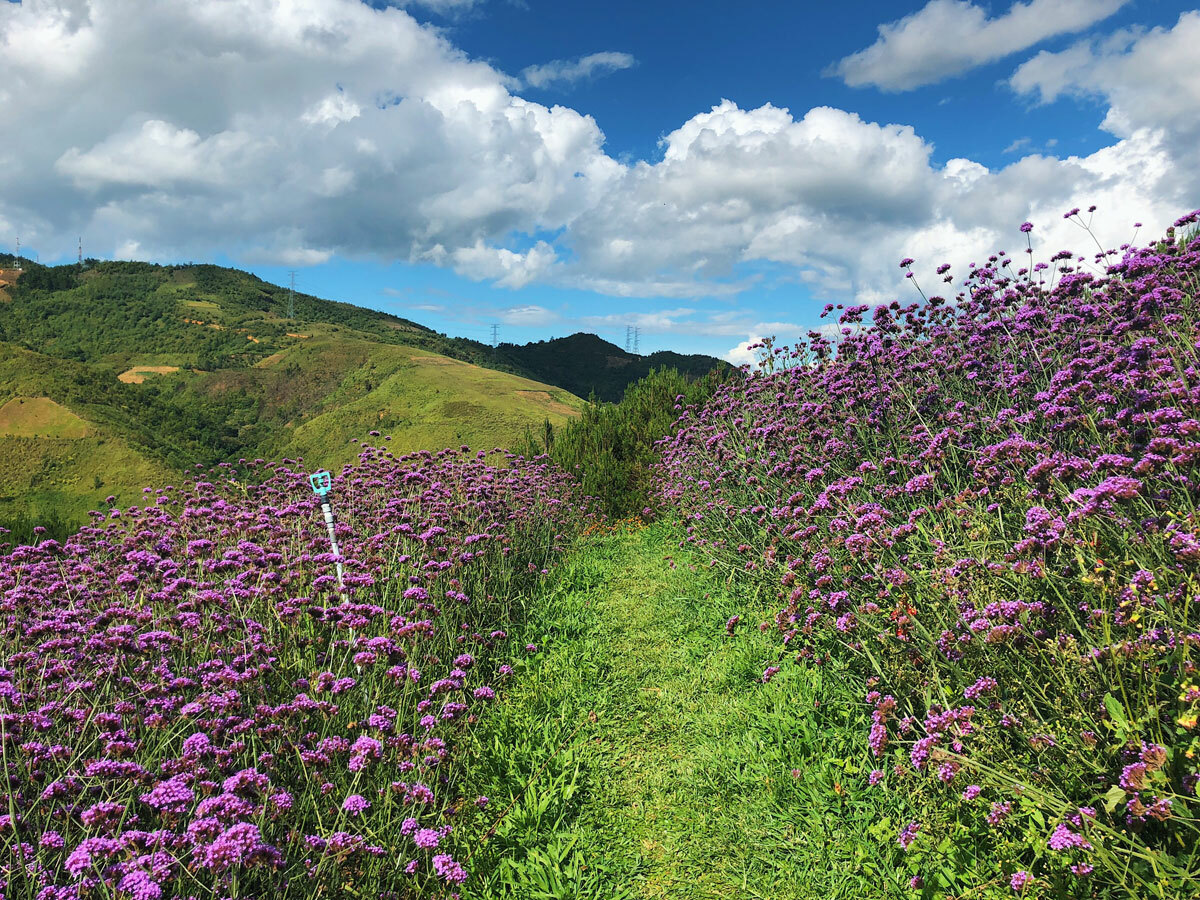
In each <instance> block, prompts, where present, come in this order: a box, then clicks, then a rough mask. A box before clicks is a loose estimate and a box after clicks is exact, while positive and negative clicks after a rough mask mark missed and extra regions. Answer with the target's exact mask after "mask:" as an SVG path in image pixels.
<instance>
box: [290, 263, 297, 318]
mask: <svg viewBox="0 0 1200 900" xmlns="http://www.w3.org/2000/svg"><path fill="white" fill-rule="evenodd" d="M288 276H289V277H290V278H291V282H290V283H289V286H288V318H289V319H294V318H296V270H295V269H292V270H290V271H289V272H288Z"/></svg>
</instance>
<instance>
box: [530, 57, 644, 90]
mask: <svg viewBox="0 0 1200 900" xmlns="http://www.w3.org/2000/svg"><path fill="white" fill-rule="evenodd" d="M634 62H635V60H634V58H633V56H631V55H630V54H628V53H618V52H616V51H611V50H609V51H605V52H604V53H590V54H588V55H587V56H581V57H579V58H578V59H556V60H553V61H552V62H548V63H543V64H541V65H538V66H529V67H527V68H525V69H523V70H522V71H521V82H522V83H524V84H526V85H528V86H529V87H535V88H548V87H568V86H570V85H572V84H574V83H575V82H577V81H583V80H584V79H587V78H595V77H597V76H599V75H607V74H608V73H609V72H617V71H620V70H621V69H628V68H630V67H631V66H633V64H634Z"/></svg>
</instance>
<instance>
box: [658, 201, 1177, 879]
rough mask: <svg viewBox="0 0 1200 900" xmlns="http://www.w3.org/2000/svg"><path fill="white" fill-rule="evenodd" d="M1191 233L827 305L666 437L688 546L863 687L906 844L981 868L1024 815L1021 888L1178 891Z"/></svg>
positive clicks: (685, 415) (665, 482)
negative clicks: (773, 601) (901, 813)
mask: <svg viewBox="0 0 1200 900" xmlns="http://www.w3.org/2000/svg"><path fill="white" fill-rule="evenodd" d="M1069 215H1073V214H1069ZM1197 221H1200V213H1193V214H1191V215H1189V216H1185V217H1183V218H1182V219H1180V220H1179V221H1178V222H1177V223H1176V226H1175V228H1173V229H1171V230H1170V231H1169V232H1168V234H1167V235H1166V237H1165V238H1164V239H1163V240H1161V241H1159V242H1157V243H1154V244H1153V245H1151V246H1147V247H1141V248H1138V247H1130V246H1123V247H1121V248H1120V249H1119V250H1101V251H1100V252H1099V253H1097V254H1095V256H1094V257H1093V258H1092V259H1091V260H1090V261H1089V260H1088V259H1087V258H1086V257H1077V256H1075V255H1074V254H1071V253H1068V252H1065V251H1064V252H1062V253H1058V254H1055V256H1054V257H1053V258H1052V260H1051V263H1050V264H1041V263H1039V264H1037V265H1034V266H1023V265H1021V264H1020V263H1019V262H1018V261H1017V260H1014V259H1013V258H1012V257H1010V256H1008V255H1007V254H1005V253H996V254H992V255H990V256H988V257H987V261H986V263H983V264H980V265H974V264H973V265H972V267H971V270H970V272H969V274H968V275H967V277H966V278H965V280H963V281H962V282H961V290H960V291H959V292H958V294H957V296H956V297H954V299H953V300H950V301H948V300H946V299H944V298H942V297H929V298H928V299H927V300H926V299H922V301H920V302H913V303H909V304H901V303H900V302H893V303H891V304H889V305H883V306H879V307H876V308H875V309H874V310H873V311H871V315H870V316H869V319H868V316H867V313H868V311H869V308H868V307H866V306H847V307H844V308H843V307H841V306H837V307H835V306H834V305H833V304H830V305H829V306H827V307H826V310H825V314H828V313H830V312H833V311H834V310H835V309H839V310H841V315H840V318H839V320H838V326H837V328H836V329H832V330H829V329H825V330H822V331H815V330H814V331H810V332H809V333H808V336H807V340H806V341H803V342H801V343H800V344H798V345H797V346H795V347H792V348H784V347H780V346H775V345H774V344H773V343H771V342H765V343H764V344H763V345H762V348H761V349H762V350H763V354H764V359H763V365H762V366H761V367H759V368H758V369H757V370H756V371H753V372H751V371H749V370H747V371H746V372H745V375H744V377H742V378H735V379H733V380H731V381H730V382H729V383H728V384H727V385H726V386H725V387H724V388H723V389H722V390H721V391H719V392H718V393H717V394H716V395H715V396H714V397H713V398H712V400H711V401H709V402H708V403H707V404H705V405H704V406H703V407H699V408H696V407H689V408H685V409H683V410H682V415H681V418H680V419H679V422H678V423H677V427H676V429H675V432H674V434H673V435H671V436H669V437H668V438H667V439H666V440H664V441H663V442H662V446H663V460H662V463H661V465H660V466H659V468H658V471H657V476H656V478H657V481H656V484H657V492H658V496H659V499H660V502H661V503H662V505H663V506H665V507H668V508H674V509H676V510H677V511H678V513H679V514H680V517H681V519H682V520H683V521H684V522H685V523H686V526H687V538H688V540H689V541H690V542H691V544H692V545H693V546H694V547H695V548H697V549H698V550H699V551H700V552H702V553H704V554H707V555H708V556H710V557H711V559H712V560H713V562H714V564H717V563H719V564H720V565H721V566H722V567H723V568H728V569H729V570H732V571H735V572H738V573H740V577H741V578H742V580H743V581H744V582H745V583H747V584H748V585H753V586H754V587H755V588H756V589H758V590H762V589H764V588H765V589H767V590H774V591H775V592H776V593H777V596H778V599H779V607H778V610H779V611H778V613H777V615H776V616H775V619H774V621H773V622H769V623H764V627H767V628H771V629H774V630H775V632H776V633H777V634H778V635H779V638H780V641H781V644H782V646H783V647H784V648H786V652H787V653H788V654H789V655H791V656H794V658H795V662H796V664H798V665H803V666H807V665H812V664H815V663H819V662H820V661H822V660H828V659H829V658H830V657H831V656H833V657H839V658H841V659H842V660H844V661H845V662H846V664H847V665H848V666H849V667H850V668H851V670H852V671H855V672H857V673H858V677H859V678H861V679H862V680H863V681H864V682H866V683H867V684H869V685H870V686H871V688H872V690H871V692H870V693H869V694H868V695H867V697H866V700H867V703H868V704H870V706H869V707H868V708H867V710H866V713H867V716H866V717H867V719H868V725H867V726H866V727H867V728H868V729H869V731H868V732H867V733H866V734H864V738H865V741H864V743H865V745H866V748H868V749H869V753H870V757H871V760H872V761H871V762H870V763H869V764H866V765H865V768H867V769H870V768H872V766H874V765H879V766H880V768H878V769H874V770H873V771H872V773H871V776H870V781H871V783H872V784H879V783H880V782H881V781H882V780H883V774H882V773H883V772H885V771H887V770H888V769H889V767H888V766H884V765H882V762H883V760H884V759H885V758H886V759H889V760H890V761H891V762H892V763H893V766H892V767H891V768H894V770H895V771H896V772H897V773H902V774H903V775H904V776H905V777H909V778H910V779H911V778H912V777H914V776H915V777H917V778H918V779H922V780H921V781H920V783H921V784H922V785H923V787H922V788H921V790H920V791H916V790H915V789H909V793H910V794H911V796H913V797H914V798H928V799H927V801H922V802H927V809H926V812H927V814H928V816H927V819H926V820H925V826H926V828H927V830H928V829H932V828H933V827H934V824H935V823H936V822H937V821H943V822H948V821H950V820H951V819H954V818H956V817H961V818H962V819H965V820H966V821H973V822H975V823H976V826H977V828H978V832H977V834H978V837H979V839H981V840H991V841H993V842H994V845H995V846H997V847H1003V848H1006V849H1004V850H1003V852H1005V853H1010V854H1014V851H1013V849H1012V848H1013V847H1015V846H1018V845H1017V844H1014V843H1013V840H1014V839H1013V837H1012V835H1013V834H1015V833H1016V831H1017V829H1016V828H1015V827H1014V823H1015V822H1016V821H1017V820H1018V818H1019V819H1020V821H1021V823H1022V824H1023V827H1024V826H1026V825H1027V826H1028V830H1029V832H1030V833H1032V832H1035V831H1037V830H1039V829H1040V830H1041V831H1042V835H1041V837H1039V838H1038V840H1037V841H1036V842H1032V843H1028V844H1027V845H1026V847H1027V850H1026V852H1025V853H1024V854H1021V853H1015V854H1014V857H1013V858H1010V859H1009V860H1008V863H1007V868H1006V869H1005V870H1004V871H1005V872H1008V873H1010V874H1011V873H1012V872H1013V871H1014V870H1016V871H1017V875H1012V876H1011V877H1012V886H1013V888H1014V889H1015V890H1025V891H1029V890H1032V889H1033V885H1034V884H1040V883H1041V882H1042V879H1043V878H1044V877H1051V880H1052V881H1053V879H1066V881H1063V884H1068V883H1069V882H1070V879H1071V878H1072V877H1081V875H1080V873H1083V875H1088V876H1089V878H1090V879H1091V880H1092V881H1093V882H1095V881H1096V880H1097V879H1100V878H1101V877H1102V876H1103V877H1107V876H1105V875H1104V871H1107V872H1108V873H1109V875H1112V877H1113V879H1114V880H1115V881H1117V882H1121V883H1124V881H1125V879H1126V877H1127V876H1126V875H1125V874H1122V873H1120V872H1118V871H1117V868H1114V867H1120V866H1126V865H1128V866H1131V867H1133V868H1134V869H1135V870H1138V871H1141V869H1139V868H1138V867H1145V871H1146V872H1148V873H1152V875H1147V876H1146V877H1147V878H1148V879H1149V881H1156V880H1157V879H1158V878H1160V873H1161V872H1164V871H1165V872H1168V873H1170V874H1169V877H1170V878H1175V879H1177V883H1178V884H1180V885H1184V886H1185V887H1186V888H1187V889H1186V890H1185V889H1184V888H1183V887H1181V888H1180V890H1183V892H1184V893H1190V892H1191V889H1193V888H1197V881H1196V880H1195V879H1196V878H1197V874H1196V873H1195V872H1193V871H1191V869H1190V868H1189V867H1190V866H1192V865H1193V861H1191V860H1190V858H1188V857H1187V856H1186V853H1185V851H1183V850H1180V849H1179V848H1181V847H1185V846H1190V845H1191V842H1192V835H1191V831H1190V826H1189V825H1187V823H1188V822H1190V821H1193V820H1194V818H1195V816H1196V815H1197V814H1200V808H1198V807H1197V802H1196V794H1195V788H1196V783H1197V780H1198V779H1200V772H1198V771H1197V757H1198V754H1200V729H1198V727H1197V720H1198V713H1200V689H1197V681H1198V679H1197V677H1196V663H1195V659H1196V657H1197V651H1198V650H1200V631H1197V628H1196V624H1195V623H1196V621H1197V612H1196V610H1197V604H1200V587H1198V586H1200V240H1198V239H1196V237H1195V234H1196V232H1195V225H1196V223H1197ZM1176 228H1177V229H1180V230H1182V229H1184V228H1191V229H1193V230H1192V231H1191V232H1190V234H1191V236H1190V237H1186V238H1181V237H1179V236H1178V235H1177V234H1176V230H1175V229H1176ZM1020 230H1021V232H1022V233H1023V234H1024V235H1027V236H1029V240H1032V232H1033V225H1032V224H1030V223H1025V224H1023V225H1022V226H1021V229H1020ZM1031 246H1032V244H1031ZM911 263H912V261H911V260H909V259H905V260H904V261H903V262H902V263H901V266H902V267H904V268H906V269H907V268H908V267H909V266H910V265H911ZM938 271H939V274H945V273H947V272H949V266H943V267H941V268H939V270H938ZM945 280H946V281H953V280H954V277H953V276H952V275H949V274H945ZM729 630H730V631H732V629H729ZM769 671H770V670H769ZM764 680H767V679H765V678H764ZM960 771H961V772H963V774H964V775H967V776H969V780H970V781H972V782H974V783H973V784H972V785H970V786H969V787H967V788H966V790H965V791H964V790H963V789H962V787H961V785H960V784H957V783H956V781H957V779H956V776H957V775H958V773H959V772H960ZM910 784H912V782H911V781H910ZM876 789H877V790H878V788H876ZM981 795H982V796H981ZM977 798H979V799H978V800H977ZM1080 808H1086V809H1093V810H1099V813H1098V814H1096V815H1082V816H1079V815H1076V814H1075V812H1074V811H1075V810H1076V809H1080ZM1071 816H1074V817H1075V819H1072V818H1071ZM1076 820H1077V821H1076ZM1039 822H1040V823H1042V824H1041V825H1038V824H1037V823H1039ZM1047 828H1048V829H1049V830H1048V831H1047V830H1046V829H1047ZM914 833H915V832H914V831H913V830H912V828H911V826H910V827H909V828H906V829H905V831H904V832H903V833H902V840H901V843H906V842H907V841H909V840H911V837H912V835H913V834H914ZM1101 845H1103V849H1104V851H1105V852H1103V853H1100V852H1099V848H1100V846H1101ZM1047 846H1049V847H1050V848H1051V849H1052V850H1053V851H1055V852H1054V853H1051V854H1050V855H1049V857H1047V856H1046V854H1045V848H1046V847H1047ZM1093 851H1096V852H1095V853H1093ZM1102 870H1104V871H1102ZM1000 874H1001V873H1000V872H999V871H997V872H993V873H991V877H992V878H993V879H996V878H999V877H1000ZM1018 876H1020V877H1018ZM983 877H984V876H983V875H982V873H981V878H983ZM1005 877H1008V876H1005ZM1161 877H1167V876H1161ZM1048 883H1049V882H1048ZM1063 890H1064V891H1065V892H1066V893H1068V894H1069V893H1071V892H1072V890H1073V888H1070V887H1064V888H1063ZM1088 890H1089V891H1090V890H1092V888H1088ZM1181 895H1182V894H1181Z"/></svg>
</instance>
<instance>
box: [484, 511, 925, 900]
mask: <svg viewBox="0 0 1200 900" xmlns="http://www.w3.org/2000/svg"><path fill="white" fill-rule="evenodd" d="M677 541H678V538H677V537H676V536H675V534H674V532H673V531H672V528H671V527H670V526H668V525H655V526H652V527H649V528H638V529H631V530H628V531H623V532H618V533H616V534H614V535H610V536H607V537H603V538H600V539H595V540H592V541H589V542H588V543H586V544H585V545H584V546H583V547H582V548H581V549H580V550H579V551H578V552H577V553H576V554H575V556H574V557H573V558H572V561H571V562H570V563H569V564H568V568H567V570H566V574H565V575H564V576H563V579H562V581H561V582H560V585H559V587H558V588H557V590H556V591H555V592H553V593H552V594H551V595H550V596H548V597H547V598H545V599H543V600H541V601H538V602H537V604H536V606H535V607H534V608H532V609H531V610H530V611H529V627H530V632H529V633H530V635H531V638H530V639H531V640H533V641H534V642H535V643H538V644H539V646H540V647H541V652H540V653H538V654H537V655H536V656H533V657H531V658H530V659H529V661H528V662H527V663H526V664H525V671H518V673H517V676H516V678H515V679H514V685H515V686H514V688H513V689H512V691H511V693H510V694H509V695H508V696H507V697H506V698H505V700H504V702H503V703H502V704H501V705H500V706H498V707H497V709H496V711H495V713H494V717H493V718H491V719H490V720H486V721H485V723H484V727H483V728H482V729H481V730H480V731H478V732H477V734H478V740H479V745H478V747H477V748H476V749H477V752H478V754H479V755H480V759H481V767H480V769H479V770H478V778H479V785H478V788H479V791H480V793H483V794H486V795H487V796H488V797H489V798H490V799H491V804H490V806H489V811H490V812H491V813H492V815H491V816H490V817H484V821H485V822H494V821H495V820H496V819H497V818H499V817H500V816H501V814H503V813H505V810H506V809H507V808H509V807H510V805H511V809H510V810H509V811H508V812H507V814H505V815H503V818H502V819H500V821H499V823H498V825H497V826H496V829H495V834H494V836H492V837H491V838H490V839H488V840H486V841H485V842H484V843H483V844H482V846H481V847H479V849H477V850H476V852H475V859H474V860H473V865H472V868H474V869H475V870H476V878H475V879H473V880H472V882H469V883H468V886H469V887H470V888H471V890H469V891H468V892H467V893H465V894H464V897H466V896H470V897H478V898H530V900H534V898H537V900H544V898H567V897H579V898H618V897H631V898H634V897H636V898H653V897H679V898H730V897H760V898H772V900H781V898H792V897H796V898H807V897H812V898H817V897H821V898H826V897H893V896H912V893H911V892H910V891H909V890H908V885H907V880H908V872H907V871H905V864H906V860H905V859H904V858H903V854H902V853H901V852H900V851H899V848H898V847H897V846H896V841H895V836H896V833H897V831H898V830H899V828H900V826H901V825H903V824H904V822H906V821H908V819H907V818H906V817H905V812H906V809H905V798H903V797H902V796H897V795H888V794H886V793H883V792H882V791H879V792H875V791H863V790H861V787H862V785H863V784H864V783H865V780H866V775H867V772H868V771H869V769H870V767H871V764H870V760H869V758H868V756H867V754H866V752H865V746H864V744H865V742H864V739H863V734H864V731H865V724H864V723H865V722H866V711H865V707H864V705H863V703H862V702H861V699H860V698H861V697H862V693H863V691H862V688H861V685H858V684H855V683H854V682H852V681H851V680H849V679H848V677H847V676H846V674H845V673H844V672H841V671H834V670H826V669H821V668H819V667H810V668H803V669H802V668H800V667H797V666H787V667H785V668H784V671H783V672H781V673H780V674H779V675H778V676H776V677H775V678H774V679H773V680H772V681H771V682H770V683H769V684H763V683H762V672H763V669H764V667H765V665H766V664H767V663H768V662H770V661H771V653H772V652H773V644H772V642H771V640H770V639H769V638H768V637H766V636H762V635H760V634H759V633H758V631H757V627H756V626H757V623H758V622H759V621H761V620H762V618H763V617H764V616H765V609H766V604H756V603H753V602H751V601H749V600H748V599H747V598H740V597H738V596H737V594H736V593H733V592H731V591H730V589H729V588H727V587H725V586H724V585H722V584H720V583H719V582H717V581H716V579H715V578H714V577H713V576H712V575H711V574H710V573H708V572H705V571H702V570H699V569H696V568H694V564H693V560H692V558H691V557H690V556H688V555H686V554H684V553H683V552H682V551H681V552H680V553H679V555H678V556H677V558H676V559H674V560H672V559H670V558H668V557H664V555H663V554H664V553H665V552H670V549H671V548H673V547H675V546H676V544H677ZM664 548H666V549H664ZM672 562H674V563H675V565H674V566H672ZM733 613H740V614H741V615H742V617H743V623H749V624H748V625H747V624H743V625H742V626H741V630H739V632H738V634H737V635H736V637H732V638H731V637H728V636H727V635H726V633H725V629H724V623H725V620H726V619H727V618H728V617H729V616H730V615H732V614H733ZM792 770H797V771H798V773H799V774H798V777H796V776H794V775H793V774H792ZM851 785H853V787H854V790H853V791H851V790H849V789H848V788H849V787H850V786H851ZM854 797H858V798H860V799H853V798H854ZM477 846H478V845H477ZM901 885H903V889H901Z"/></svg>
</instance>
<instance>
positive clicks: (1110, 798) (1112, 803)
mask: <svg viewBox="0 0 1200 900" xmlns="http://www.w3.org/2000/svg"><path fill="white" fill-rule="evenodd" d="M1124 799H1125V789H1124V788H1123V787H1121V786H1120V785H1119V784H1114V785H1113V786H1112V787H1110V788H1109V789H1108V792H1107V793H1106V794H1105V795H1104V811H1105V812H1107V813H1111V812H1112V811H1113V810H1114V809H1116V808H1117V804H1118V803H1120V802H1121V801H1122V800H1124Z"/></svg>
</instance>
